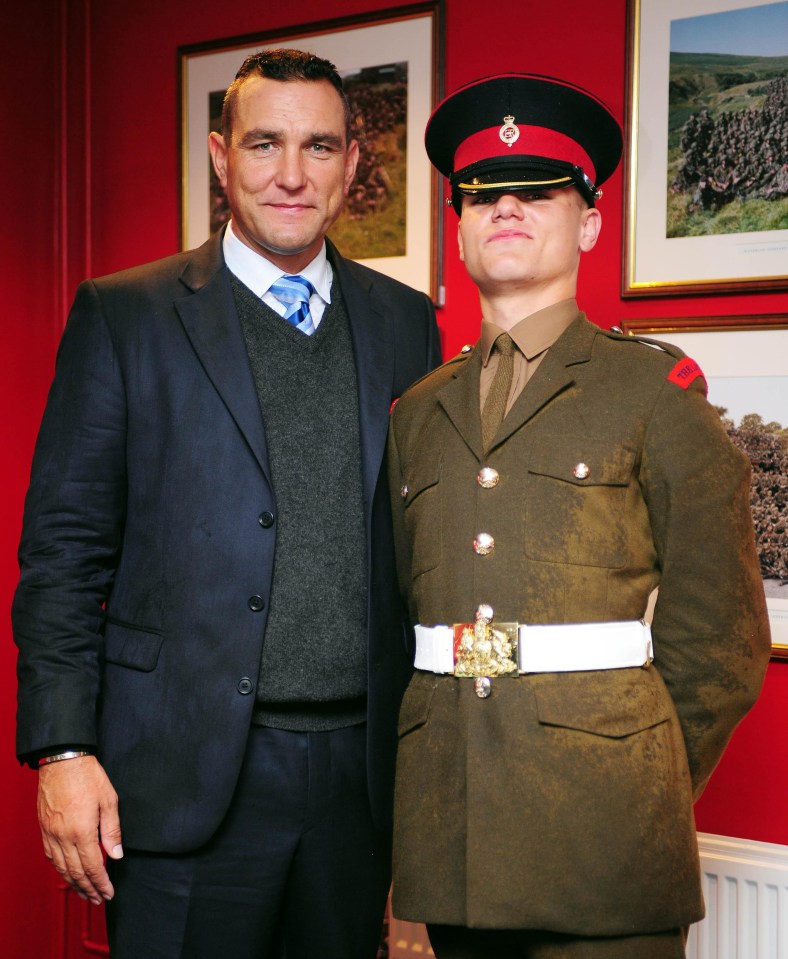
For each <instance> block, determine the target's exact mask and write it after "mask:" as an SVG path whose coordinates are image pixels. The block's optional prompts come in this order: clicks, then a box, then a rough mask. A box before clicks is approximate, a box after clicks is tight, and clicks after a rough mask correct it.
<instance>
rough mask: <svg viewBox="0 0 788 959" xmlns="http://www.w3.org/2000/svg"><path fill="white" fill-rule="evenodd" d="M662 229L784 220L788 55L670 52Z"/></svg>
mask: <svg viewBox="0 0 788 959" xmlns="http://www.w3.org/2000/svg"><path fill="white" fill-rule="evenodd" d="M668 124H669V128H668V183H667V187H668V200H667V204H668V211H667V214H668V215H667V235H668V236H669V237H675V236H699V235H707V234H713V233H743V232H750V231H762V230H779V229H786V228H787V227H788V56H780V57H755V56H737V55H733V54H713V53H676V52H673V53H671V58H670V86H669V114H668Z"/></svg>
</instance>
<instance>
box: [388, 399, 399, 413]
mask: <svg viewBox="0 0 788 959" xmlns="http://www.w3.org/2000/svg"><path fill="white" fill-rule="evenodd" d="M397 403H399V397H397V398H396V399H393V400H392V401H391V406H390V407H389V416H391V414H392V413H393V412H394V407H395V406H396V405H397Z"/></svg>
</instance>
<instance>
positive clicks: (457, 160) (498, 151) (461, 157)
mask: <svg viewBox="0 0 788 959" xmlns="http://www.w3.org/2000/svg"><path fill="white" fill-rule="evenodd" d="M514 122H515V125H516V126H517V129H518V130H519V131H520V135H519V137H518V138H517V139H516V140H515V141H514V143H512V144H511V146H510V145H509V144H508V143H504V141H503V140H502V139H501V137H500V131H501V128H502V127H503V125H504V123H503V120H501V123H500V125H499V126H496V127H488V128H487V129H486V130H480V131H479V132H478V133H474V134H472V135H471V136H469V137H468V138H467V139H465V140H463V142H462V143H461V144H460V145H459V146H458V147H457V151H456V153H455V154H454V169H455V170H462V169H464V168H465V167H466V166H470V165H471V164H472V163H477V162H478V161H479V160H489V159H491V158H492V157H508V156H518V155H520V156H537V157H548V158H550V159H551V160H563V161H565V162H566V163H572V164H574V165H575V166H579V167H581V168H582V169H583V172H584V173H585V174H586V176H588V177H589V179H591V180H596V170H595V169H594V164H593V163H592V162H591V157H590V156H589V155H588V154H587V153H586V151H585V150H584V149H583V148H582V147H581V146H580V144H579V143H578V142H577V140H573V139H572V138H571V137H568V136H566V135H565V134H563V133H559V132H558V131H557V130H550V129H548V128H547V127H536V126H527V125H525V124H522V125H521V124H519V123H517V120H516V119H515V121H514Z"/></svg>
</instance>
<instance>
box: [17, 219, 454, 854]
mask: <svg viewBox="0 0 788 959" xmlns="http://www.w3.org/2000/svg"><path fill="white" fill-rule="evenodd" d="M329 256H330V258H331V260H332V263H333V265H334V273H335V279H336V280H338V282H339V283H340V285H341V289H342V294H343V297H344V300H345V304H346V307H347V312H348V315H349V318H350V328H351V335H352V341H353V348H354V352H355V358H356V367H357V375H358V390H359V409H360V437H361V451H362V462H363V497H364V518H365V523H366V531H367V547H368V548H367V555H368V575H369V587H370V588H369V597H370V600H369V617H368V630H369V639H368V670H369V706H368V747H367V750H368V779H369V790H370V800H371V804H372V809H373V812H374V815H375V817H376V820H377V821H378V823H379V824H380V825H381V826H382V827H386V826H387V824H388V819H389V815H390V804H391V792H392V781H393V767H394V756H395V750H396V728H395V727H396V716H397V712H398V709H399V704H400V699H401V695H402V692H403V690H404V687H405V685H406V683H407V679H408V676H409V673H410V668H411V662H412V656H411V654H412V649H411V647H410V639H409V635H408V631H407V627H406V625H405V621H404V617H403V611H402V608H401V605H400V602H399V599H398V595H397V590H396V577H395V572H394V565H393V563H394V561H393V549H392V542H391V531H390V515H389V506H388V491H387V489H386V480H385V470H384V469H382V465H383V457H384V449H385V442H386V433H387V429H388V418H389V410H390V407H391V404H392V402H393V401H394V400H395V399H396V398H397V397H398V396H399V395H400V393H402V391H403V390H405V388H406V387H407V386H409V385H410V384H411V383H412V382H413V381H414V380H416V379H417V378H418V377H420V376H422V375H423V374H424V373H426V372H427V371H428V370H429V369H431V368H432V367H434V366H435V365H436V364H437V363H438V361H439V346H438V338H437V329H436V326H435V317H434V311H433V309H432V304H431V303H430V301H429V299H428V298H427V297H426V296H425V295H424V294H422V293H417V292H415V291H413V290H411V289H410V288H408V287H406V286H404V285H402V284H401V283H397V282H396V281H394V280H391V279H390V278H388V277H385V276H383V275H381V274H379V273H376V272H374V271H372V270H369V269H366V268H365V267H363V266H361V265H359V264H356V263H353V262H351V261H347V260H344V259H343V258H342V257H340V256H339V255H338V254H337V252H336V251H335V250H334V249H333V248H331V247H330V248H329ZM264 512H270V513H273V514H274V516H275V514H276V504H275V497H274V490H273V487H272V484H271V477H270V472H269V467H268V461H267V454H266V440H265V434H264V429H263V422H262V417H261V415H260V407H259V400H258V395H257V392H256V389H255V385H254V382H253V378H252V374H251V370H250V366H249V360H248V356H247V352H246V346H245V342H244V338H243V334H242V331H241V325H240V321H239V319H238V315H237V311H236V307H235V303H234V299H233V294H232V290H231V286H230V282H229V271H228V270H227V268H226V266H225V264H224V259H223V256H222V251H221V236H220V234H217V235H215V236H213V237H212V238H211V239H210V240H209V241H208V242H207V243H205V244H204V245H203V246H202V247H200V248H199V249H197V250H194V251H190V252H187V253H181V254H178V255H175V256H172V257H168V258H166V259H164V260H160V261H157V262H155V263H152V264H148V265H146V266H141V267H138V268H135V269H132V270H127V271H124V272H122V273H118V274H115V275H112V276H108V277H103V278H101V279H97V280H93V281H86V282H85V283H83V284H82V285H81V286H80V288H79V290H78V291H77V295H76V298H75V301H74V305H73V308H72V311H71V314H70V316H69V321H68V324H67V327H66V330H65V333H64V336H63V340H62V342H61V346H60V350H59V353H58V362H57V370H56V375H55V380H54V383H53V386H52V390H51V393H50V398H49V401H48V404H47V409H46V412H45V414H44V419H43V422H42V426H41V432H40V435H39V438H38V443H37V446H36V453H35V457H34V462H33V471H32V478H31V486H30V489H29V492H28V496H27V501H26V507H25V520H24V527H23V533H22V541H21V546H20V564H21V579H20V584H19V587H18V589H17V593H16V596H15V600H14V609H13V622H14V633H15V639H16V642H17V644H18V646H19V667H18V671H19V710H18V739H17V751H18V754H19V755H20V756H21V757H24V756H25V755H29V754H31V753H34V752H36V751H39V750H44V749H47V748H49V747H51V746H54V745H59V744H66V743H78V744H86V745H88V744H90V745H95V747H96V749H97V752H98V756H99V759H100V761H101V762H102V763H103V765H104V767H105V768H106V770H107V773H108V775H109V777H110V779H111V781H112V783H113V785H114V786H115V789H116V790H117V791H118V795H119V799H120V813H121V824H122V828H123V838H124V842H125V843H126V844H127V845H129V846H131V847H134V848H138V849H150V850H159V851H173V852H176V851H184V850H188V849H193V848H195V847H197V846H199V845H201V844H202V843H204V842H205V841H206V840H207V839H208V838H209V837H210V836H211V835H212V834H213V832H214V831H215V829H216V827H217V826H218V824H219V822H220V821H221V819H222V816H223V814H224V812H225V810H226V809H227V806H228V804H229V802H230V799H231V797H232V794H233V790H234V787H235V783H236V779H237V776H238V772H239V769H240V765H241V762H242V759H243V755H244V749H245V744H246V739H247V735H248V732H249V727H250V720H251V713H252V708H253V705H254V698H255V697H254V689H255V686H256V680H257V675H258V668H259V665H260V659H261V653H262V643H263V636H264V633H265V622H266V616H267V606H266V605H265V604H266V600H267V597H268V595H269V592H270V585H271V576H272V566H273V556H274V542H275V537H276V522H274V524H273V525H272V526H269V527H267V526H265V525H263V523H262V522H261V520H260V518H261V515H262V514H263V513H264ZM258 597H261V598H262V600H263V602H262V604H261V603H260V602H259V601H258V599H257V598H258ZM261 606H262V608H260V607H261Z"/></svg>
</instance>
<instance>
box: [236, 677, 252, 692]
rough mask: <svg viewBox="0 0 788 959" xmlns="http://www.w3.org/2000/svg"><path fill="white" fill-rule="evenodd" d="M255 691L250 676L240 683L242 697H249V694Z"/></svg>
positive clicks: (239, 690)
mask: <svg viewBox="0 0 788 959" xmlns="http://www.w3.org/2000/svg"><path fill="white" fill-rule="evenodd" d="M253 689H254V683H253V682H252V680H251V679H249V677H248V676H244V677H243V679H240V680H239V681H238V692H239V693H240V694H241V695H242V696H248V695H249V693H251V691H252V690H253Z"/></svg>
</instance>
